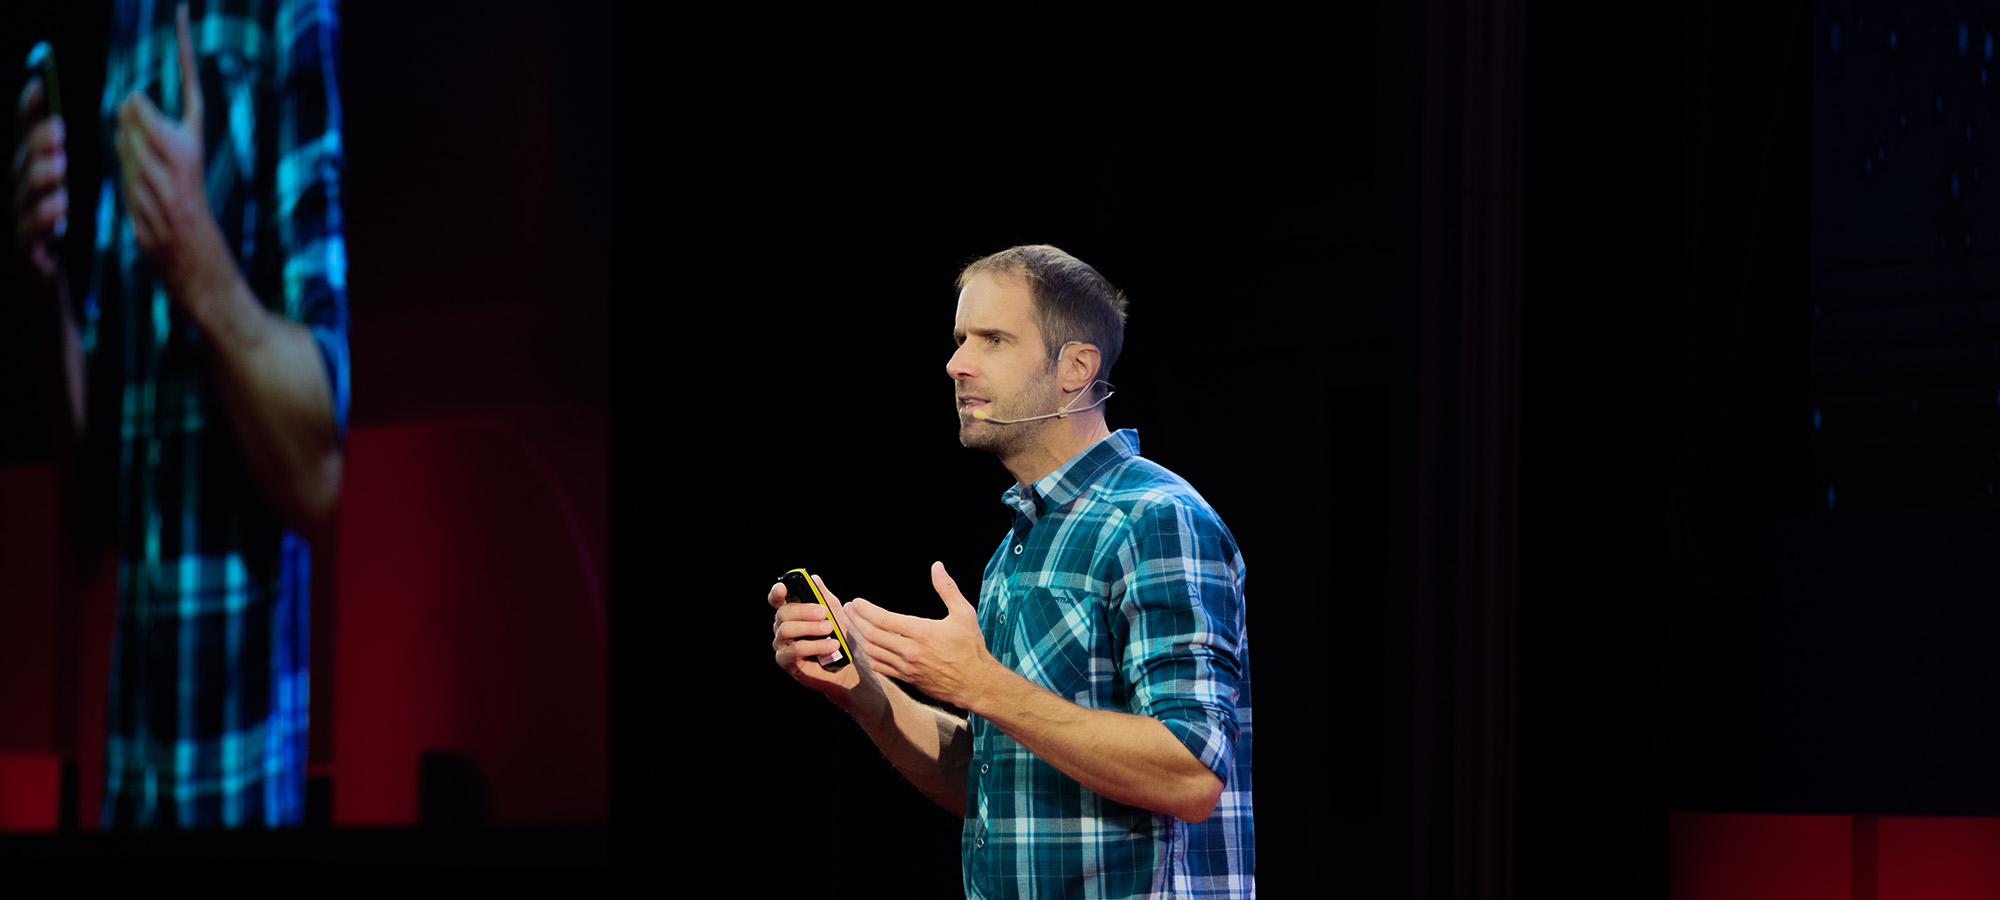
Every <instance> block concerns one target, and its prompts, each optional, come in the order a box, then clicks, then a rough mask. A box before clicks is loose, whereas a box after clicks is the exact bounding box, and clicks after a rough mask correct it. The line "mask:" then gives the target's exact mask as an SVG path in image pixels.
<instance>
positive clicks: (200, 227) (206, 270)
mask: <svg viewBox="0 0 2000 900" xmlns="http://www.w3.org/2000/svg"><path fill="white" fill-rule="evenodd" d="M177 31H178V36H179V46H180V52H179V53H178V54H177V56H178V58H179V69H180V73H179V75H180V85H181V102H182V113H181V118H180V121H174V120H172V119H169V118H167V117H166V116H165V115H164V114H162V113H161V112H160V109H159V107H157V106H154V105H153V101H151V100H149V99H147V97H146V95H145V93H144V92H143V91H133V92H132V93H131V94H129V95H127V96H126V98H125V99H124V101H123V102H121V103H119V105H118V133H117V139H116V146H117V149H118V164H119V168H120V172H121V173H122V175H123V179H122V189H123V191H124V195H125V208H126V210H127V211H128V212H129V214H130V217H131V222H132V236H133V237H134V238H135V239H136V240H137V241H138V243H139V249H140V250H142V251H144V252H145V254H146V258H148V259H150V260H152V261H153V264H154V265H156V266H158V267H159V270H160V275H161V277H162V279H164V280H165V281H166V284H167V290H168V292H169V293H171V294H172V295H173V297H174V299H175V300H176V301H178V302H180V303H182V304H192V303H194V302H197V301H198V300H199V299H200V298H203V297H208V296H213V295H214V294H215V293H217V292H218V291H219V290H220V289H221V283H222V282H226V280H227V279H230V278H233V277H235V275H236V272H235V266H236V263H235V261H234V260H233V259H232V258H231V257H230V255H229V251H228V248H227V247H226V246H225V245H224V244H223V239H222V231H221V229H220V228H218V227H217V226H216V224H215V215H214V214H213V213H211V212H210V211H209V208H208V189H207V183H206V177H205V175H204V174H203V171H202V159H203V156H202V131H201V128H202V101H201V82H200V76H199V70H198V68H197V67H196V64H195V55H194V44H193V41H192V39H191V38H190V36H189V28H188V10H187V7H186V6H185V5H183V6H182V7H181V9H180V21H179V23H178V28H177ZM171 74H172V67H171V66H170V64H169V62H168V61H167V60H165V59H162V61H161V64H160V77H161V78H162V79H163V80H164V79H166V78H168V77H170V76H171Z"/></svg>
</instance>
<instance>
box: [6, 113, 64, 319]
mask: <svg viewBox="0 0 2000 900" xmlns="http://www.w3.org/2000/svg"><path fill="white" fill-rule="evenodd" d="M47 108H48V98H47V96H46V93H45V92H44V91H43V89H42V79H41V77H40V76H35V77H31V78H29V79H28V83H27V85H25V86H24V87H22V88H21V98H20V101H19V103H18V104H17V105H16V106H15V108H14V121H15V134H16V140H15V144H14V168H13V186H14V245H15V246H16V247H17V248H19V250H20V252H21V254H22V256H23V257H24V258H26V259H27V261H28V269H29V271H31V272H33V273H34V276H35V278H37V279H38V280H39V281H40V282H41V283H42V285H44V286H46V285H51V284H54V283H55V278H56V270H57V268H58V267H59V266H60V264H61V259H60V257H59V255H58V254H57V252H56V242H57V241H58V240H60V239H61V238H62V236H63V234H64V233H65V232H67V231H68V229H69V190H68V189H67V188H66V187H65V186H64V181H65V178H64V176H65V175H66V173H67V172H68V170H69V155H68V153H66V152H65V151H64V146H65V144H64V138H65V135H64V129H63V120H62V117H61V116H49V115H45V114H44V113H45V112H46V110H47Z"/></svg>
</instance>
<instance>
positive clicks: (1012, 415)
mask: <svg viewBox="0 0 2000 900" xmlns="http://www.w3.org/2000/svg"><path fill="white" fill-rule="evenodd" d="M1061 406H1062V389H1061V388H1060V387H1059V386H1057V384H1056V378H1055V371H1054V369H1053V367H1052V368H1051V369H1050V370H1049V371H1048V372H1047V373H1044V374H1043V375H1041V376H1038V377H1036V378H1034V379H1033V380H1031V381H1029V382H1028V384H1027V385H1026V386H1024V387H1023V388H1022V389H1021V391H1020V393H1018V394H1015V395H1014V396H1013V397H1009V398H1006V399H1004V400H1003V399H1000V398H997V397H996V398H993V400H992V402H991V403H990V404H988V406H987V412H988V413H989V414H990V415H992V416H993V418H996V419H1021V418H1025V417H1028V416H1041V415H1047V414H1049V413H1052V412H1055V411H1056V410H1057V409H1059V408H1061ZM1055 421H1057V420H1056V419H1037V420H1035V421H1033V422H1022V423H1020V424H1018V425H1002V424H999V423H997V422H982V421H980V420H978V419H975V418H973V417H972V416H970V415H966V414H965V413H960V414H959V417H958V442H959V444H961V445H963V446H965V447H967V448H969V449H972V450H983V451H986V452H987V453H991V454H993V455H994V456H998V457H1000V458H1001V459H1007V458H1008V457H1010V456H1012V455H1014V454H1015V453H1018V452H1019V451H1021V450H1022V449H1024V448H1027V447H1032V446H1034V445H1035V443H1036V442H1037V439H1038V438H1040V436H1041V433H1042V432H1043V431H1044V430H1045V429H1047V428H1048V427H1049V424H1050V423H1052V422H1055Z"/></svg>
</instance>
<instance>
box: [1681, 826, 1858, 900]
mask: <svg viewBox="0 0 2000 900" xmlns="http://www.w3.org/2000/svg"><path fill="white" fill-rule="evenodd" d="M1668 841H1669V844H1670V847H1669V850H1668V854H1669V855H1668V866H1669V869H1668V876H1667V877H1668V883H1669V889H1668V894H1669V896H1670V897H1672V898H1674V900H1695V898H1700V900H1768V898H1772V897H1785V898H1788V900H1853V898H1854V896H1855V895H1854V889H1853V888H1854V884H1853V869H1854V858H1853V846H1854V817H1853V816H1764V815H1732V814H1700V813H1676V814H1674V815H1673V816H1672V817H1671V819H1670V821H1669V825H1668ZM1881 896H1882V897H1883V898H1885V900H1886V898H1888V897H1890V896H1891V895H1890V894H1888V893H1887V892H1884V893H1883V894H1881Z"/></svg>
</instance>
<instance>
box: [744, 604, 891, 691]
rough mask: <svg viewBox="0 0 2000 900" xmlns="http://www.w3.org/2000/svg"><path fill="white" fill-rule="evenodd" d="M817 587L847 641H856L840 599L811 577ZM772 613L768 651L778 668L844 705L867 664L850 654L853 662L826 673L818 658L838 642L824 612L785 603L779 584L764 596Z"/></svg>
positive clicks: (837, 646)
mask: <svg viewBox="0 0 2000 900" xmlns="http://www.w3.org/2000/svg"><path fill="white" fill-rule="evenodd" d="M812 579H813V582H814V583H815V584H818V585H819V589H820V593H822V594H825V595H826V601H827V603H828V605H830V606H831V607H832V608H833V610H834V614H835V615H837V616H839V617H840V622H841V626H842V630H843V631H845V632H846V633H847V639H848V640H849V641H850V642H851V641H856V640H857V639H858V638H857V635H856V634H855V632H854V630H853V629H852V628H849V627H847V623H848V617H847V615H846V613H845V612H844V611H843V610H842V609H841V605H840V598H839V597H836V596H834V595H833V592H832V591H830V590H827V587H826V582H825V581H822V580H820V577H819V576H818V575H814V576H813V577H812ZM764 600H765V602H767V603H769V604H770V605H771V609H772V610H774V611H775V614H774V615H773V616H772V619H771V650H772V651H773V653H774V654H775V655H776V658H777V662H778V668H780V669H783V670H785V674H787V675H790V676H792V678H793V679H794V680H796V681H798V683H800V684H803V685H805V686H806V687H809V688H812V689H813V690H816V691H819V692H820V693H822V694H825V695H827V697H828V698H830V699H832V700H833V701H834V702H836V703H844V701H846V700H847V698H848V694H849V693H851V692H853V691H854V690H855V689H856V688H859V687H861V684H862V676H863V673H864V672H865V671H866V666H867V665H868V661H867V659H866V658H864V657H863V655H862V653H861V651H860V650H859V649H858V648H856V649H855V651H854V657H855V659H854V662H853V663H851V664H849V665H846V666H842V667H841V668H840V669H839V670H837V671H832V672H829V671H827V670H826V669H825V668H824V667H822V666H821V665H820V664H819V658H820V656H821V655H823V654H826V653H831V652H833V651H835V650H838V649H840V642H839V641H838V640H836V639H835V638H834V637H833V625H832V623H830V622H828V621H827V620H826V609H825V608H824V607H821V606H820V605H819V604H817V603H788V602H786V601H787V597H786V596H785V586H784V584H783V583H779V584H774V585H771V591H770V593H769V594H766V595H765V597H764Z"/></svg>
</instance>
